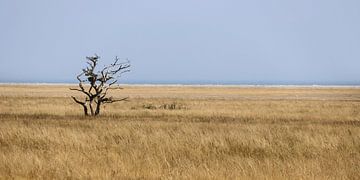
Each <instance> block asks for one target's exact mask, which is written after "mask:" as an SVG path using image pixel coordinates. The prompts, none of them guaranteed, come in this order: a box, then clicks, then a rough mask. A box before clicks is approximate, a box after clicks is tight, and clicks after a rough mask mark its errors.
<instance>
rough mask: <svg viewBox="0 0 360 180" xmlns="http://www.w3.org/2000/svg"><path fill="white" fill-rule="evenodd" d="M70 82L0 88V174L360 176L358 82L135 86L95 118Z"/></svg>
mask: <svg viewBox="0 0 360 180" xmlns="http://www.w3.org/2000/svg"><path fill="white" fill-rule="evenodd" d="M66 89H67V88H66V87H63V86H58V87H54V86H49V87H44V86H43V87H37V86H34V87H31V86H26V87H22V86H2V87H0V178H6V179H7V178H16V179H17V178H44V179H52V178H75V179H86V178H96V179H111V178H118V179H127V178H131V179H133V178H145V179H158V178H160V179H172V178H175V179H178V178H188V179H360V173H359V172H360V163H359V162H360V108H359V107H360V102H359V100H360V92H359V90H358V89H312V88H311V89H306V88H305V89H304V88H303V89H261V88H260V89H249V88H193V87H186V88H184V87H182V88H176V87H128V88H127V90H125V91H122V92H121V91H120V92H119V93H114V95H115V96H119V97H120V96H130V97H131V101H130V102H124V103H119V104H112V105H108V106H106V107H105V109H104V112H103V115H101V116H100V117H96V118H87V117H83V116H82V115H81V113H82V112H81V108H80V107H78V106H77V105H76V104H74V103H73V102H72V101H71V99H70V98H68V97H67V96H68V94H67V93H68V91H67V90H66ZM25 90H26V91H25ZM130 90H131V91H130ZM158 92H162V94H160V93H158ZM191 92H194V93H193V94H192V93H191ZM174 102H176V104H180V105H181V107H185V108H178V109H177V108H174V109H172V108H170V109H169V108H161V107H162V106H164V104H170V105H171V104H174ZM148 104H152V105H153V106H155V107H159V108H155V109H148V108H144V106H146V105H148Z"/></svg>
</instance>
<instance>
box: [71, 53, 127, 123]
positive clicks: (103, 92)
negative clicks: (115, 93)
mask: <svg viewBox="0 0 360 180" xmlns="http://www.w3.org/2000/svg"><path fill="white" fill-rule="evenodd" d="M86 59H87V64H88V66H87V67H86V68H85V69H82V73H80V74H79V75H78V76H77V80H78V81H79V87H78V88H70V90H73V91H79V92H82V93H83V94H85V99H84V100H78V99H77V98H76V97H74V96H72V99H73V100H74V101H75V102H76V103H78V104H80V105H81V106H82V107H83V108H84V114H85V115H86V116H88V115H91V116H96V115H98V114H99V113H100V108H101V105H102V104H106V103H113V102H118V101H124V100H127V97H126V98H121V99H116V98H113V97H107V93H108V90H110V89H121V88H120V87H119V86H115V85H116V83H117V81H118V78H119V77H120V75H121V74H123V73H126V72H129V71H130V70H129V68H130V62H129V61H126V62H119V58H118V57H115V61H114V63H113V64H110V65H109V66H105V67H104V68H103V69H101V70H99V71H96V67H97V65H98V60H99V59H100V57H99V56H98V55H96V54H95V56H92V57H86ZM89 110H90V113H89Z"/></svg>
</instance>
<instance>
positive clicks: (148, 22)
mask: <svg viewBox="0 0 360 180" xmlns="http://www.w3.org/2000/svg"><path fill="white" fill-rule="evenodd" d="M0 22H1V29H0V82H72V81H75V75H76V74H77V73H79V72H80V70H81V68H83V67H84V66H85V56H89V55H93V54H94V53H97V54H99V55H100V56H101V57H102V59H101V60H102V62H103V63H104V64H109V63H111V62H112V59H113V58H114V57H115V56H116V55H117V56H119V57H121V58H129V59H130V60H131V63H132V71H131V73H129V74H126V75H124V76H123V78H122V80H123V82H139V83H142V82H146V83H151V82H154V83H159V82H165V83H171V82H173V83H177V82H181V83H187V82H188V83H197V82H205V83H206V82H209V83H246V84H262V83H267V84H268V83H270V84H271V83H279V84H297V83H311V84H360V70H359V68H360V23H359V22H360V1H357V0H292V1H289V0H248V1H241V0H221V1H220V0H181V1H169V0H151V1H148V0H127V1H124V0H116V1H115V0H114V1H106V0H102V1H100V0H98V1H95V0H71V1H70V0H62V1H55V0H32V1H19V0H0Z"/></svg>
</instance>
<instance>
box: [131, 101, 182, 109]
mask: <svg viewBox="0 0 360 180" xmlns="http://www.w3.org/2000/svg"><path fill="white" fill-rule="evenodd" d="M142 108H143V109H151V110H154V109H165V110H180V109H187V107H186V106H185V105H183V104H180V103H177V102H172V103H170V104H169V103H165V104H162V105H153V104H144V105H143V106H142ZM133 109H135V108H133Z"/></svg>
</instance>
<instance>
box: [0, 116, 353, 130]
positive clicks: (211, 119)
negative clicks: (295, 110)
mask: <svg viewBox="0 0 360 180" xmlns="http://www.w3.org/2000/svg"><path fill="white" fill-rule="evenodd" d="M11 120H25V121H32V120H64V121H67V120H71V121H92V120H104V121H144V122H152V121H160V122H189V123H234V124H237V123H240V124H274V125H275V124H288V125H291V124H296V125H309V124H319V125H336V126H337V125H349V126H358V127H360V120H350V121H335V120H315V119H302V118H282V117H279V118H273V117H271V118H266V117H252V116H243V117H228V116H221V115H217V116H195V115H171V114H160V115H159V114H136V115H121V114H107V115H106V114H105V115H101V116H98V117H86V116H83V115H64V116H62V115H53V114H41V113H40V114H10V113H0V121H11Z"/></svg>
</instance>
